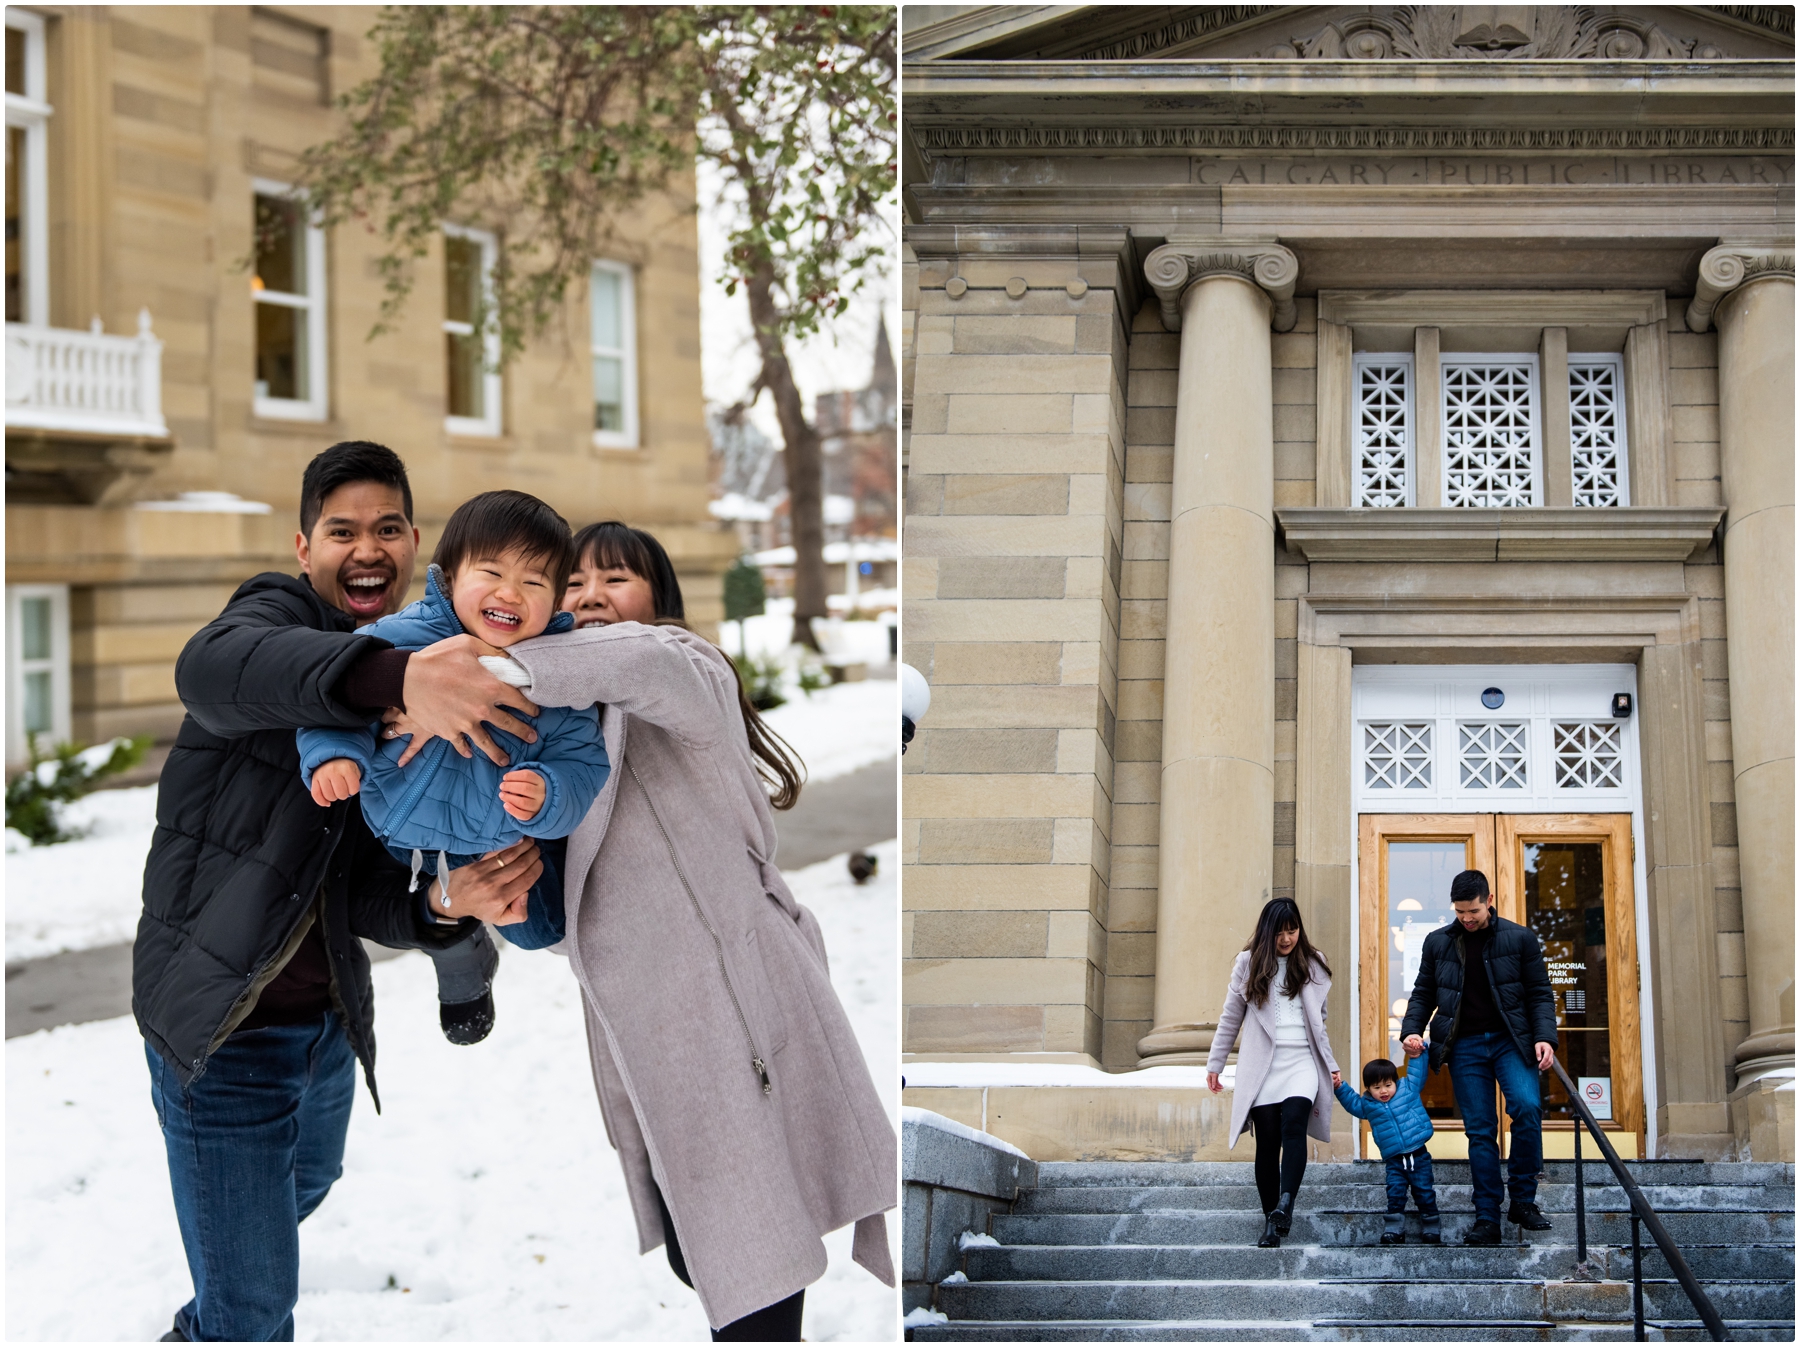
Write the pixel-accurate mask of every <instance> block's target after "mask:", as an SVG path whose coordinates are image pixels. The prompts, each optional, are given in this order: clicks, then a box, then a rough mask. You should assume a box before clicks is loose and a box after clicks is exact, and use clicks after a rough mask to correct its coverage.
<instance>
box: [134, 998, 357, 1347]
mask: <svg viewBox="0 0 1800 1347" xmlns="http://www.w3.org/2000/svg"><path fill="white" fill-rule="evenodd" d="M145 1052H146V1053H147V1054H148V1056H149V1059H150V1095H151V1098H152V1099H153V1100H154V1101H155V1103H156V1117H157V1121H158V1122H160V1123H161V1124H162V1129H163V1143H164V1145H165V1147H166V1148H167V1150H168V1153H169V1183H170V1186H171V1187H172V1188H173V1189H174V1192H175V1218H176V1220H177V1221H178V1222H179V1223H180V1225H181V1242H182V1244H183V1245H184V1246H185V1247H186V1249H187V1260H188V1271H189V1273H190V1274H192V1276H193V1279H194V1298H193V1299H192V1300H190V1301H188V1303H187V1304H185V1305H183V1306H182V1307H181V1310H180V1312H179V1313H177V1314H176V1316H175V1327H176V1328H177V1329H178V1330H179V1331H180V1332H181V1333H182V1335H183V1336H185V1337H186V1338H187V1339H188V1340H189V1341H190V1342H292V1341H293V1338H294V1302H295V1301H296V1300H298V1299H299V1296H300V1222H302V1221H304V1220H305V1219H306V1218H307V1217H308V1216H310V1215H311V1214H312V1212H313V1210H314V1208H316V1207H317V1206H318V1205H319V1203H320V1202H322V1201H323V1200H324V1198H325V1194H326V1193H327V1192H329V1191H330V1190H331V1185H332V1184H333V1183H334V1182H336V1180H337V1177H338V1175H339V1174H341V1173H342V1172H343V1168H344V1135H345V1133H346V1132H347V1131H348V1130H349V1127H350V1105H351V1102H352V1101H353V1100H354V1099H355V1097H356V1057H355V1054H353V1053H352V1052H351V1050H350V1041H349V1039H348V1038H346V1037H345V1035H344V1028H343V1025H342V1024H341V1023H340V1022H339V1021H338V1017H337V1016H336V1015H333V1014H327V1015H322V1016H320V1017H319V1018H318V1019H316V1020H312V1021H310V1022H309V1023H306V1024H297V1025H284V1026H279V1027H274V1028H268V1029H246V1030H241V1031H239V1032H238V1033H235V1034H233V1035H232V1036H231V1037H230V1038H228V1039H226V1040H225V1042H224V1045H223V1046H221V1047H220V1048H219V1050H218V1051H217V1052H215V1053H213V1055H212V1057H211V1059H210V1060H209V1061H208V1062H207V1065H206V1071H205V1072H204V1074H202V1075H201V1077H200V1078H199V1079H198V1080H196V1081H195V1082H194V1083H193V1085H192V1086H191V1087H190V1088H189V1089H186V1090H183V1089H182V1088H181V1083H180V1081H179V1080H177V1079H176V1076H175V1073H174V1072H173V1071H172V1070H171V1069H170V1068H169V1066H168V1064H167V1063H166V1062H164V1061H163V1059H162V1058H161V1057H160V1056H158V1055H157V1053H156V1050H155V1049H154V1048H150V1047H148V1046H146V1048H145Z"/></svg>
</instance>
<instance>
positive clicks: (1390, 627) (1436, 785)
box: [902, 6, 1794, 1160]
mask: <svg viewBox="0 0 1800 1347" xmlns="http://www.w3.org/2000/svg"><path fill="white" fill-rule="evenodd" d="M908 16H909V17H908V20H907V23H908V27H907V31H906V34H905V38H906V45H905V57H904V67H903V80H904V98H905V120H906V127H905V141H904V146H905V155H906V158H905V161H904V165H903V168H904V174H905V182H904V187H903V195H904V203H905V210H906V219H907V228H906V237H907V244H908V248H909V253H908V259H907V260H908V271H907V279H906V285H907V294H906V311H907V315H908V319H909V327H908V329H907V331H906V332H905V333H904V340H903V342H902V357H903V371H902V377H903V387H904V390H905V420H904V423H903V424H904V425H905V427H906V432H905V439H904V441H903V454H904V458H903V463H904V468H905V473H906V477H907V507H906V508H907V515H906V524H905V529H904V556H905V566H904V582H903V583H904V594H905V607H904V622H905V640H906V654H905V656H904V657H905V658H906V659H907V660H908V662H910V663H912V664H913V665H914V666H915V667H917V668H919V669H920V670H921V671H922V672H923V673H925V675H926V677H927V678H928V679H929V681H930V682H931V685H932V689H933V702H932V708H931V712H930V715H929V716H928V717H927V719H926V721H925V722H924V724H923V725H922V726H921V729H920V732H919V737H918V739H917V740H916V741H915V742H914V744H913V746H912V748H911V751H910V752H909V753H908V755H907V757H906V759H905V769H906V776H905V787H904V817H905V831H904V833H903V839H904V840H903V845H904V847H905V853H904V856H905V863H906V866H907V870H906V879H905V884H904V895H905V907H906V913H905V918H904V920H905V928H904V932H903V942H904V944H903V948H904V950H905V954H906V960H907V961H906V965H905V979H904V987H905V991H904V999H905V1010H904V1025H905V1028H904V1033H905V1043H904V1048H905V1051H906V1053H907V1058H906V1061H907V1066H906V1076H907V1090H906V1096H907V1102H909V1103H916V1104H921V1105H924V1106H926V1107H930V1108H934V1109H937V1110H938V1111H940V1112H944V1113H948V1114H951V1115H952V1116H955V1117H958V1118H961V1119H962V1120H964V1121H966V1122H969V1123H971V1124H973V1125H976V1126H985V1127H987V1128H988V1129H989V1130H990V1131H993V1132H995V1133H996V1134H998V1135H1001V1136H1003V1137H1005V1138H1006V1139H1008V1140H1011V1141H1014V1142H1015V1143H1017V1144H1019V1145H1020V1146H1022V1147H1023V1148H1024V1149H1025V1150H1026V1151H1027V1152H1028V1153H1029V1154H1031V1155H1032V1156H1033V1157H1034V1158H1038V1159H1058V1158H1077V1157H1081V1158H1086V1157H1102V1156H1114V1157H1144V1158H1162V1157H1169V1158H1174V1157H1182V1158H1225V1157H1226V1150H1225V1145H1226V1141H1227V1137H1226V1136H1225V1130H1226V1126H1225V1124H1226V1117H1227V1111H1228V1105H1229V1100H1228V1098H1227V1099H1224V1100H1222V1101H1219V1100H1214V1099H1213V1098H1211V1097H1210V1096H1208V1095H1207V1094H1206V1092H1205V1091H1204V1090H1203V1089H1201V1088H1199V1082H1198V1080H1197V1076H1198V1074H1199V1073H1198V1071H1197V1070H1195V1069H1194V1068H1195V1067H1196V1065H1197V1064H1198V1063H1201V1062H1203V1061H1204V1060H1205V1054H1206V1051H1207V1050H1208V1048H1209V1047H1210V1045H1211V1041H1212V1032H1213V1029H1214V1027H1215V1024H1216V1021H1217V1018H1218V1014H1219V1008H1220V1005H1221V1002H1222V999H1223V995H1224V991H1225V981H1226V976H1227V973H1228V971H1229V968H1230V965H1231V961H1232V958H1233V957H1234V955H1235V953H1236V952H1237V950H1238V949H1239V948H1240V947H1241V945H1242V943H1243V941H1244V939H1245V938H1246V937H1247V935H1248V934H1249V931H1250V928H1251V926H1252V924H1253V921H1254V918H1255V915H1256V913H1257V911H1258V910H1259V909H1260V907H1261V906H1262V904H1263V902H1264V901H1266V899H1267V898H1269V897H1270V896H1272V895H1282V894H1288V895H1292V896H1293V897H1294V898H1295V899H1296V900H1297V901H1298V902H1299V904H1300V906H1301V908H1302V909H1303V911H1304V912H1305V914H1306V921H1307V923H1308V927H1309V930H1310V932H1311V934H1312V938H1313V939H1314V941H1315V942H1316V943H1318V944H1319V945H1320V946H1321V947H1322V948H1323V949H1324V950H1325V951H1326V953H1327V955H1328V956H1329V958H1330V960H1331V962H1332V964H1333V967H1334V969H1335V970H1336V976H1335V979H1334V984H1333V991H1332V996H1331V1000H1330V1005H1329V1023H1330V1025H1331V1032H1332V1034H1333V1036H1334V1048H1335V1051H1336V1054H1337V1056H1338V1059H1339V1061H1340V1062H1341V1063H1344V1064H1345V1065H1346V1070H1347V1072H1348V1071H1350V1070H1353V1069H1354V1064H1356V1063H1359V1062H1361V1061H1363V1060H1366V1059H1367V1058H1369V1057H1371V1056H1374V1055H1379V1054H1381V1053H1383V1052H1387V1053H1390V1054H1392V1055H1396V1056H1397V1055H1398V1054H1397V1044H1396V1042H1395V1039H1396V1035H1397V1029H1398V1016H1399V1013H1400V1012H1401V1011H1402V1010H1403V1009H1404V1004H1403V1003H1404V999H1405V995H1406V991H1407V989H1408V987H1409V986H1410V982H1411V977H1412V974H1413V972H1414V971H1415V970H1416V967H1417V956H1418V945H1419V942H1420V941H1421V940H1422V938H1423V935H1424V933H1425V932H1426V931H1428V930H1430V929H1432V928H1433V927H1435V926H1437V925H1441V924H1443V922H1444V921H1446V920H1448V917H1449V913H1448V899H1447V884H1448V878H1449V876H1450V875H1451V874H1453V873H1454V872H1455V871H1457V870H1460V869H1462V868H1464V867H1465V866H1470V865H1473V866H1477V867H1479V868H1481V869H1483V870H1485V871H1486V872H1487V873H1488V875H1489V877H1490V879H1491V880H1492V881H1493V882H1494V884H1495V891H1496V894H1497V898H1498V902H1499V906H1500V910H1501V912H1502V914H1503V915H1506V916H1508V917H1511V918H1513V919H1515V920H1519V921H1525V922H1529V923H1530V924H1531V925H1532V926H1533V928H1534V929H1536V930H1537V931H1538V932H1539V934H1540V936H1541V937H1542V938H1543V939H1544V942H1545V946H1546V951H1547V953H1548V955H1549V958H1550V960H1551V966H1552V978H1553V982H1554V983H1555V985H1556V990H1557V998H1558V1014H1559V1018H1560V1020H1561V1024H1562V1028H1563V1031H1564V1032H1563V1034H1562V1037H1563V1040H1564V1047H1563V1050H1562V1051H1563V1058H1564V1062H1565V1065H1566V1067H1567V1069H1568V1070H1569V1073H1570V1075H1571V1076H1574V1077H1576V1078H1578V1083H1579V1086H1580V1088H1581V1089H1582V1091H1583V1093H1584V1095H1586V1096H1587V1097H1588V1099H1589V1100H1590V1102H1591V1103H1592V1104H1593V1105H1594V1106H1595V1108H1596V1111H1597V1112H1601V1113H1602V1114H1603V1116H1609V1117H1610V1124H1609V1125H1610V1126H1612V1127H1614V1128H1615V1129H1616V1134H1615V1135H1616V1139H1617V1140H1618V1142H1619V1145H1620V1149H1621V1151H1623V1152H1626V1153H1632V1152H1633V1151H1635V1153H1637V1154H1653V1155H1676V1156H1689V1155H1705V1156H1709V1157H1726V1156H1740V1155H1741V1156H1744V1157H1746V1158H1748V1157H1752V1156H1754V1157H1755V1158H1759V1159H1763V1158H1767V1159H1774V1158H1781V1159H1788V1160H1791V1159H1792V1157H1793V1102H1792V1101H1793V1083H1792V1082H1793V1033H1794V1010H1793V997H1794V993H1793V985H1794V984H1793V948H1794V926H1793V914H1794V889H1793V840H1794V828H1793V818H1794V816H1793V678H1794V666H1793V612H1794V590H1793V465H1794V439H1793V370H1794V346H1793V341H1794V336H1793V332H1794V329H1793V323H1794V317H1793V286H1794V282H1793V237H1792V236H1793V185H1792V183H1793V176H1792V175H1793V106H1794V104H1793V64H1792V57H1793V45H1792V40H1793V35H1792V11H1791V10H1789V9H1776V8H1771V7H1744V6H1712V7H1699V6H1679V7H1660V8H1659V7H1641V8H1636V7H1629V6H1600V7H1592V8H1589V7H1491V6H1490V7H1472V6H1463V7H1453V6H1419V7H1411V6H1398V7H1388V6H1375V7H1360V6H1359V7H1342V8H1336V7H1293V6H1284V7H1274V6H1232V7H1210V8H1193V9H1170V8H1159V9H1155V10H1148V9H1134V8H1130V7H1116V8H1115V7H1105V6H1092V7H1080V8H1076V9H1055V10H1052V9H1050V8H1047V7H1046V8H1034V7H984V8H973V9H960V10H955V11H950V10H924V9H909V10H908ZM1183 1068H1187V1069H1185V1070H1184V1069H1183ZM1427 1101H1428V1103H1430V1104H1431V1105H1432V1108H1433V1111H1434V1116H1435V1118H1436V1119H1437V1125H1438V1129H1439V1130H1438V1134H1437V1137H1436V1140H1435V1141H1434V1143H1433V1145H1434V1149H1436V1150H1440V1151H1442V1152H1443V1153H1445V1154H1457V1153H1459V1149H1460V1143H1461V1135H1460V1130H1459V1129H1460V1124H1459V1123H1458V1122H1457V1119H1456V1116H1455V1109H1454V1102H1453V1100H1451V1099H1450V1096H1449V1089H1448V1086H1447V1084H1434V1085H1433V1086H1432V1087H1431V1091H1430V1093H1428V1096H1427ZM1548 1116H1549V1122H1548V1123H1547V1128H1548V1129H1549V1131H1548V1134H1547V1136H1546V1145H1547V1150H1548V1151H1549V1153H1550V1154H1552V1155H1555V1154H1558V1153H1563V1154H1566V1153H1568V1152H1567V1147H1569V1146H1570V1145H1571V1144H1572V1138H1571V1136H1570V1134H1569V1129H1570V1123H1569V1121H1568V1120H1569V1118H1570V1117H1571V1116H1572V1115H1571V1110H1570V1108H1569V1105H1568V1101H1567V1100H1566V1099H1561V1100H1560V1102H1559V1097H1558V1095H1557V1092H1556V1091H1555V1090H1553V1091H1552V1094H1551V1098H1550V1108H1549V1113H1548ZM1345 1121H1347V1120H1345V1119H1343V1118H1342V1117H1341V1116H1340V1118H1339V1122H1340V1124H1341V1123H1343V1122H1345ZM1558 1129H1560V1131H1559V1130H1558ZM1361 1144H1362V1141H1361V1139H1360V1138H1358V1137H1356V1136H1354V1135H1349V1134H1346V1133H1345V1132H1344V1131H1343V1130H1342V1129H1341V1128H1340V1130H1339V1133H1338V1140H1337V1141H1335V1142H1334V1144H1333V1147H1332V1150H1333V1151H1334V1152H1335V1153H1337V1154H1339V1155H1347V1154H1350V1153H1351V1151H1352V1150H1353V1149H1354V1150H1355V1153H1357V1154H1361V1153H1363V1152H1362V1150H1361V1149H1360V1147H1361ZM1235 1154H1236V1155H1237V1156H1238V1157H1240V1158H1242V1157H1243V1156H1244V1155H1245V1152H1244V1150H1243V1149H1242V1148H1241V1147H1240V1148H1239V1149H1238V1151H1237V1152H1235Z"/></svg>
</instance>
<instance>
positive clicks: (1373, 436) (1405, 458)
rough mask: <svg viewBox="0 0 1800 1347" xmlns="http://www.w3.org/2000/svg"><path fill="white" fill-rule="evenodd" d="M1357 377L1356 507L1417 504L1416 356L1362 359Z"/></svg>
mask: <svg viewBox="0 0 1800 1347" xmlns="http://www.w3.org/2000/svg"><path fill="white" fill-rule="evenodd" d="M1352 363H1353V369H1354V371H1355V380H1356V384H1355V398H1356V411H1355V415H1354V420H1353V422H1352V426H1353V431H1352V433H1353V434H1354V436H1355V440H1356V504H1357V505H1358V506H1359V507H1363V508H1384V507H1391V506H1396V505H1411V504H1412V503H1413V489H1414V488H1413V482H1412V459H1413V433H1412V403H1413V397H1412V372H1413V358H1412V357H1411V356H1410V355H1365V354H1361V353H1359V354H1358V355H1357V356H1356V357H1355V359H1354V361H1353V362H1352Z"/></svg>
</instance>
